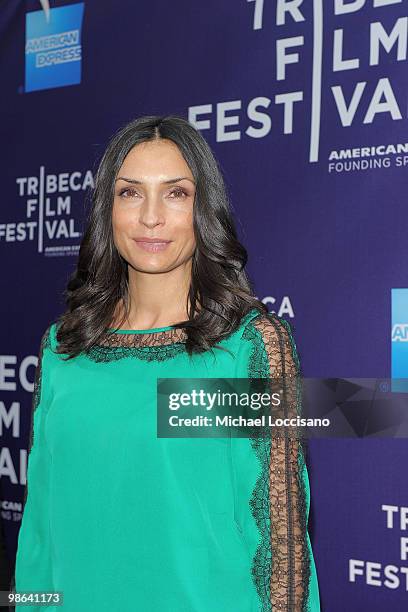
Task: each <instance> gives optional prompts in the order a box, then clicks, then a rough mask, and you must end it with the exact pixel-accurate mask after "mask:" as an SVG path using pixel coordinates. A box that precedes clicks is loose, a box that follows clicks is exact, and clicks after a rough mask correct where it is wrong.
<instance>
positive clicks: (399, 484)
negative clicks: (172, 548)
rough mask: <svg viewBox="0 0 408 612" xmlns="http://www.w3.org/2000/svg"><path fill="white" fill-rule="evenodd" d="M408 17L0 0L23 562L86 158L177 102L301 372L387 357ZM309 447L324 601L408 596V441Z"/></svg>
mask: <svg viewBox="0 0 408 612" xmlns="http://www.w3.org/2000/svg"><path fill="white" fill-rule="evenodd" d="M407 15H408V2H406V1H405V0H337V1H336V0H324V1H323V0H304V1H302V0H291V1H289V0H248V1H246V0H235V1H233V0H222V1H220V0H207V1H206V2H195V1H191V0H190V1H187V0H184V1H181V0H179V1H176V2H166V1H164V0H149V1H147V0H146V2H141V1H139V2H133V1H131V0H122V1H121V2H117V1H114V0H98V1H97V0H87V1H86V2H66V1H55V2H54V1H52V0H50V3H49V4H48V2H46V1H45V0H44V1H43V2H41V3H40V2H39V1H37V0H35V1H34V0H29V1H17V0H2V3H1V7H0V45H1V46H0V48H1V53H0V78H1V84H2V86H1V96H0V108H1V121H0V129H1V144H2V164H1V185H2V195H1V211H0V249H1V274H2V279H1V301H0V303H1V314H2V324H1V348H0V391H1V396H0V434H1V446H0V476H1V480H0V485H1V493H0V496H1V519H2V524H3V530H4V533H5V535H6V542H7V549H8V552H9V556H10V558H11V559H12V560H13V561H14V555H15V548H16V541H17V534H18V529H19V526H20V520H21V509H22V499H23V490H24V485H25V475H26V460H27V450H26V449H27V445H28V433H29V417H30V409H31V394H32V390H33V379H34V369H35V364H36V355H37V350H38V348H39V341H40V337H41V335H42V333H43V331H44V330H45V328H46V327H47V325H48V324H49V322H50V321H51V320H53V319H54V318H55V317H56V316H57V315H58V314H59V313H60V312H61V310H62V309H63V307H64V305H63V300H62V291H63V289H64V287H65V284H66V281H67V279H68V276H69V275H70V273H71V271H72V269H73V267H74V265H75V261H76V257H77V254H78V247H79V244H80V240H81V233H82V231H83V221H84V214H85V211H86V208H87V201H88V197H89V192H90V190H91V189H92V186H93V179H94V175H95V169H96V163H97V160H98V159H99V157H100V155H101V154H102V152H103V150H104V147H105V145H106V143H107V140H108V138H109V137H110V136H111V134H112V133H113V132H114V131H116V130H117V129H118V128H119V127H121V126H122V125H124V124H125V123H127V122H128V121H130V120H131V119H133V118H135V117H137V116H140V115H146V114H149V115H150V114H172V113H174V114H178V115H181V116H184V117H186V118H187V119H188V120H189V121H190V122H191V123H192V124H194V125H195V126H196V127H197V128H198V129H199V130H200V131H201V132H202V134H203V135H204V136H205V138H206V139H207V141H208V142H209V143H210V146H211V147H212V149H213V151H214V153H215V155H216V157H217V159H218V160H219V162H220V165H221V168H222V171H223V174H224V177H225V180H226V183H227V187H228V191H229V194H230V198H231V201H232V205H233V207H234V211H235V213H236V216H237V220H238V225H239V232H240V236H241V238H242V241H243V242H244V244H245V245H246V247H247V249H248V251H249V256H250V257H249V265H248V271H249V273H250V275H251V277H252V278H253V280H254V285H255V289H256V293H257V295H258V297H260V298H261V299H263V301H264V302H265V303H267V304H268V306H269V308H270V310H273V311H275V312H277V313H278V314H279V315H282V316H284V317H285V318H287V319H288V320H289V321H290V322H291V324H292V326H293V328H294V333H295V338H296V341H297V346H298V350H299V355H300V358H301V361H302V368H303V373H304V375H305V376H308V377H389V376H391V370H392V368H391V366H392V364H391V334H390V329H391V312H392V301H391V298H392V295H393V291H392V290H393V289H394V292H395V290H396V289H402V291H403V294H404V295H405V296H406V292H404V287H406V286H407V265H406V233H407V188H408V180H407V173H408V139H407V136H408V127H407V112H408V79H407V41H408V16H407ZM401 295H402V294H401ZM405 304H406V305H407V306H408V300H406V301H405ZM398 312H399V313H400V314H399V319H398V321H394V323H396V324H398V325H399V327H398V329H404V327H403V325H404V321H403V320H401V317H402V318H403V317H404V312H406V309H405V310H404V308H402V310H401V309H399V311H398ZM401 313H402V314H401ZM401 326H402V327H401ZM405 329H406V327H405ZM395 339H396V340H403V339H404V338H403V337H401V336H399V337H398V338H397V337H396V338H395ZM407 344H408V343H407ZM401 346H403V345H402V342H400V343H399V347H401ZM403 348H405V346H404V347H403ZM398 371H399V375H400V376H402V375H403V374H401V371H400V370H398ZM309 449H310V450H309V457H308V467H309V476H310V484H311V496H312V497H311V516H310V523H309V529H310V534H311V538H312V543H313V548H314V554H315V560H316V567H317V571H318V577H319V585H320V591H321V601H322V609H323V610H324V611H327V612H344V610H347V611H348V612H361V611H363V610H364V611H365V610H367V611H368V610H369V611H370V612H376V611H383V610H393V612H399V611H401V612H402V611H403V610H407V609H408V586H407V584H408V582H407V580H408V576H407V574H408V562H407V555H406V553H404V550H406V546H404V542H405V544H406V542H407V540H405V538H406V537H407V536H408V531H407V526H406V525H405V522H404V520H403V518H404V517H405V516H406V511H407V506H408V476H407V469H406V466H407V464H408V441H407V440H406V439H390V438H389V439H379V438H377V439H364V440H356V439H354V440H352V439H331V440H311V441H310V443H309ZM77 503H78V504H86V503H87V501H86V500H85V499H78V500H77Z"/></svg>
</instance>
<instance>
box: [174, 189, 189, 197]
mask: <svg viewBox="0 0 408 612" xmlns="http://www.w3.org/2000/svg"><path fill="white" fill-rule="evenodd" d="M171 194H175V195H176V198H175V199H179V198H181V197H183V196H187V195H188V194H187V193H186V192H185V191H184V189H180V188H179V189H173V191H170V195H171Z"/></svg>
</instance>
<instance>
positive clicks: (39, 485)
mask: <svg viewBox="0 0 408 612" xmlns="http://www.w3.org/2000/svg"><path fill="white" fill-rule="evenodd" d="M50 333H51V326H50V327H48V328H47V330H46V331H45V333H44V334H43V336H42V338H41V344H40V350H39V356H38V365H37V368H36V372H35V380H34V392H33V397H32V411H31V424H30V438H29V446H28V459H27V462H28V463H27V482H26V487H25V491H24V500H23V516H22V520H21V525H20V530H19V534H18V541H17V555H16V564H15V571H14V575H13V578H12V583H11V587H12V588H13V587H14V588H15V590H16V591H17V592H20V591H45V592H52V591H53V579H52V563H51V542H50V530H49V475H50V464H51V455H50V453H49V450H48V448H47V446H46V443H45V439H44V417H45V414H46V411H47V409H48V405H49V379H48V374H49V372H48V367H47V360H46V349H47V348H48V347H49V346H50ZM20 609H21V610H24V611H25V612H29V611H30V610H32V609H36V610H37V609H38V606H33V607H32V606H29V605H26V606H18V605H16V611H17V610H20Z"/></svg>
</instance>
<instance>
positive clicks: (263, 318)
mask: <svg viewBox="0 0 408 612" xmlns="http://www.w3.org/2000/svg"><path fill="white" fill-rule="evenodd" d="M238 329H239V330H240V331H241V337H244V338H247V339H250V338H253V337H255V336H259V335H261V336H262V337H263V339H264V340H268V339H269V340H272V341H277V340H278V338H283V340H284V341H287V340H290V339H291V338H293V331H294V329H293V325H292V324H291V323H289V321H287V320H286V319H284V318H283V317H282V316H280V315H278V314H277V313H276V312H265V311H261V310H259V309H258V308H252V309H251V310H250V311H249V312H247V313H246V314H245V315H244V316H243V317H242V319H241V322H240V325H239V328H238Z"/></svg>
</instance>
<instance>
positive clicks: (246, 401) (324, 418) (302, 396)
mask: <svg viewBox="0 0 408 612" xmlns="http://www.w3.org/2000/svg"><path fill="white" fill-rule="evenodd" d="M394 383H395V380H394V379H384V378H382V379H377V378H364V379H362V378H359V379H357V378H352V379H351V378H348V379H345V378H325V379H320V378H305V377H300V376H297V377H288V378H268V379H266V378H159V379H158V380H157V436H158V437H159V438H180V437H181V438H192V437H198V438H207V437H211V438H213V437H254V436H272V437H273V436H279V437H281V436H286V437H289V438H333V437H334V438H344V437H346V438H361V437H408V379H399V385H398V387H397V388H398V392H396V391H394V388H395V384H394Z"/></svg>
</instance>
